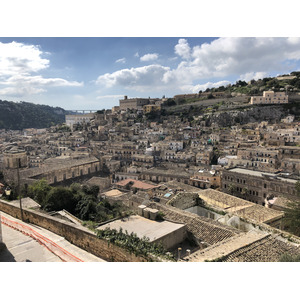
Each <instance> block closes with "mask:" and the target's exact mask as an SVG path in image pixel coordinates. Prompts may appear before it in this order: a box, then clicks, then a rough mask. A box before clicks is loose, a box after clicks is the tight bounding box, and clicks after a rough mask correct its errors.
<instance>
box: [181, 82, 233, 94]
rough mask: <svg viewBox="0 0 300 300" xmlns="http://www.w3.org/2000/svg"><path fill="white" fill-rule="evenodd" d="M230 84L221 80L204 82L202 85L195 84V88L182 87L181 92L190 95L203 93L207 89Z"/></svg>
mask: <svg viewBox="0 0 300 300" xmlns="http://www.w3.org/2000/svg"><path fill="white" fill-rule="evenodd" d="M228 84H231V82H230V81H228V80H222V81H218V82H206V83H204V84H197V85H195V86H183V87H182V90H184V91H186V92H190V93H198V92H199V91H200V90H201V91H205V90H206V89H207V88H217V87H220V86H226V85H228Z"/></svg>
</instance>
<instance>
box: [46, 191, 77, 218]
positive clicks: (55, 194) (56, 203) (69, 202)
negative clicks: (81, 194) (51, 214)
mask: <svg viewBox="0 0 300 300" xmlns="http://www.w3.org/2000/svg"><path fill="white" fill-rule="evenodd" d="M76 204H77V199H76V198H75V197H74V195H73V193H72V191H71V190H70V189H68V188H65V187H55V188H52V189H51V191H50V192H49V193H48V195H47V198H46V201H45V204H44V207H43V208H44V209H45V210H47V211H52V210H62V209H66V210H67V211H69V212H71V213H74V212H75V208H76Z"/></svg>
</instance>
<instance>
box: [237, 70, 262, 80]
mask: <svg viewBox="0 0 300 300" xmlns="http://www.w3.org/2000/svg"><path fill="white" fill-rule="evenodd" d="M267 74H268V73H266V72H256V73H254V72H250V73H246V74H242V75H241V76H240V78H239V80H244V81H246V82H248V81H250V80H252V79H255V80H258V79H263V78H265V77H267Z"/></svg>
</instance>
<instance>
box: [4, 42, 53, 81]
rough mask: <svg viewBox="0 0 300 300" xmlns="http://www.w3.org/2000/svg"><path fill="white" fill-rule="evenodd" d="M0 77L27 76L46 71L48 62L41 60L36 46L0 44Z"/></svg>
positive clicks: (14, 43)
mask: <svg viewBox="0 0 300 300" xmlns="http://www.w3.org/2000/svg"><path fill="white" fill-rule="evenodd" d="M0 53H1V56H0V76H9V75H15V74H29V73H33V72H38V71H40V70H43V69H46V68H48V66H49V63H50V62H49V60H48V59H44V58H41V55H42V51H41V50H40V49H39V48H38V46H34V45H24V44H22V43H16V42H12V43H1V42H0Z"/></svg>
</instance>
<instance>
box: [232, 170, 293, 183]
mask: <svg viewBox="0 0 300 300" xmlns="http://www.w3.org/2000/svg"><path fill="white" fill-rule="evenodd" d="M228 171H229V172H234V173H239V174H245V175H251V176H256V177H264V175H267V176H270V177H275V176H276V178H277V179H278V180H282V181H287V182H291V183H296V182H297V180H295V179H289V178H283V177H280V176H278V175H276V174H274V173H268V172H260V171H253V170H248V169H242V168H233V169H230V170H228Z"/></svg>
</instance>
